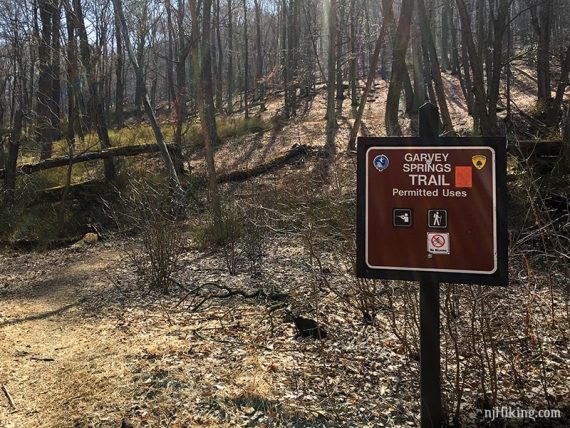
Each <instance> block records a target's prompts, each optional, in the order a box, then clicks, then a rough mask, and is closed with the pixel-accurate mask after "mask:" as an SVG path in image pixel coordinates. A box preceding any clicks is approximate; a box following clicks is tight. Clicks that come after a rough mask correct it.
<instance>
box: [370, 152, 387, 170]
mask: <svg viewBox="0 0 570 428" xmlns="http://www.w3.org/2000/svg"><path fill="white" fill-rule="evenodd" d="M372 163H373V164H374V168H376V169H377V170H378V171H380V172H382V171H384V170H385V169H386V168H388V165H390V160H389V159H388V156H386V155H378V156H376V157H375V158H374V160H373V161H372Z"/></svg>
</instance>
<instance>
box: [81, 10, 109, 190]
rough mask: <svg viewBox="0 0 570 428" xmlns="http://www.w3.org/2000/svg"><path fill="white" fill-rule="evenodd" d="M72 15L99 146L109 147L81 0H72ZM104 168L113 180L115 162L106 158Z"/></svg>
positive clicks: (107, 177)
mask: <svg viewBox="0 0 570 428" xmlns="http://www.w3.org/2000/svg"><path fill="white" fill-rule="evenodd" d="M73 3H74V16H75V19H76V25H75V26H76V28H77V30H78V33H79V51H80V53H81V61H82V62H83V67H85V74H86V75H87V82H88V86H89V94H90V96H91V102H92V105H93V108H94V110H95V112H94V113H95V122H96V124H97V135H98V136H99V139H100V140H101V148H102V149H108V148H109V147H111V141H110V140H109V130H108V128H107V121H106V118H105V111H104V109H103V103H102V100H101V97H100V96H99V88H98V86H99V82H98V76H96V74H95V70H94V68H95V64H93V63H92V59H91V47H90V46H89V41H88V38H87V30H86V29H85V21H84V19H83V9H82V8H81V1H80V0H74V2H73ZM104 168H105V179H107V180H109V181H113V180H114V179H115V176H116V171H115V164H114V162H113V159H106V160H105V162H104Z"/></svg>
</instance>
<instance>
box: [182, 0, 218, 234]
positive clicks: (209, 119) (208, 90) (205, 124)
mask: <svg viewBox="0 0 570 428" xmlns="http://www.w3.org/2000/svg"><path fill="white" fill-rule="evenodd" d="M189 4H190V14H191V15H192V43H193V47H194V52H193V54H192V62H193V65H194V72H195V74H196V99H197V104H198V112H199V115H200V123H201V126H202V132H203V133H204V148H205V152H206V164H207V168H208V190H209V194H210V207H211V210H212V214H213V217H214V227H215V233H216V238H217V239H219V238H221V237H222V205H221V200H220V196H219V192H218V182H217V179H216V164H215V160H214V150H215V145H216V144H217V142H218V139H219V137H218V130H217V128H216V116H215V114H214V99H213V91H212V56H211V52H210V43H211V39H210V36H211V34H210V31H211V22H210V21H211V9H212V0H203V3H202V7H203V13H202V43H201V52H200V53H201V55H199V52H198V43H197V41H198V33H199V30H198V23H199V17H198V8H197V5H196V0H189ZM200 58H201V67H200Z"/></svg>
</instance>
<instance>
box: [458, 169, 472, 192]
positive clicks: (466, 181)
mask: <svg viewBox="0 0 570 428" xmlns="http://www.w3.org/2000/svg"><path fill="white" fill-rule="evenodd" d="M472 171H473V168H472V167H470V166H456V167H455V187H473V175H472Z"/></svg>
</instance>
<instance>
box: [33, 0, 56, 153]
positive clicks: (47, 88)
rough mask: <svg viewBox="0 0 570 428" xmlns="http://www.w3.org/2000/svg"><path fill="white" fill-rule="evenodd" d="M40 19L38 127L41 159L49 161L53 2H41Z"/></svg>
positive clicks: (52, 137)
mask: <svg viewBox="0 0 570 428" xmlns="http://www.w3.org/2000/svg"><path fill="white" fill-rule="evenodd" d="M38 7H39V10H40V19H41V21H42V32H41V38H39V40H38V60H39V77H38V101H37V109H36V110H37V116H38V123H37V125H36V127H37V132H38V137H39V139H40V142H41V151H40V159H42V160H43V159H49V158H50V157H51V155H52V143H53V140H54V132H53V129H52V121H51V115H52V107H53V105H52V102H51V96H52V91H53V78H52V70H51V65H52V61H51V41H52V24H53V20H52V16H53V15H54V14H55V12H56V10H55V7H54V5H53V0H39V1H38Z"/></svg>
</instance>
